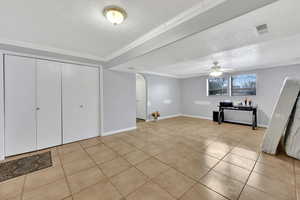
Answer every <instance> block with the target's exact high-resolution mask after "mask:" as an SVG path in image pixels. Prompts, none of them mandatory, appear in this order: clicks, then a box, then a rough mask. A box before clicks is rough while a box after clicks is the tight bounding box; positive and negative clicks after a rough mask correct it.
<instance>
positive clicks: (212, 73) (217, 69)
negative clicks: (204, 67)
mask: <svg viewBox="0 0 300 200" xmlns="http://www.w3.org/2000/svg"><path fill="white" fill-rule="evenodd" d="M218 64H219V63H218V62H214V66H212V67H211V70H210V72H209V76H212V77H219V76H222V75H223V71H222V70H221V67H220V66H218Z"/></svg>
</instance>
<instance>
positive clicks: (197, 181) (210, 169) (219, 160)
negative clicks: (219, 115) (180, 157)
mask: <svg viewBox="0 0 300 200" xmlns="http://www.w3.org/2000/svg"><path fill="white" fill-rule="evenodd" d="M118 139H119V138H118ZM119 140H122V139H119ZM214 141H215V140H214ZM125 142H126V141H125ZM237 145H238V144H237ZM237 145H236V146H237ZM206 146H208V145H206ZM229 146H230V145H229ZM236 146H233V148H234V147H236ZM233 148H231V149H230V151H228V152H227V153H226V154H225V155H224V156H223V157H222V158H221V159H217V160H218V162H217V163H216V164H215V165H213V166H212V167H210V168H209V170H208V171H207V172H206V173H205V174H204V175H203V176H202V177H201V178H200V179H202V178H203V177H204V176H206V175H207V174H208V173H209V172H210V171H212V169H213V168H214V167H215V166H216V165H218V164H219V163H220V162H221V161H222V160H223V159H224V158H225V157H226V156H227V155H228V154H229V153H230V152H231V151H232V150H233ZM170 149H171V148H169V149H166V150H170ZM192 149H193V148H192ZM140 150H141V151H143V150H142V149H140ZM193 150H194V151H195V152H197V153H198V151H196V150H195V149H193ZM143 152H144V151H143ZM144 153H147V152H144ZM160 153H163V152H160ZM160 153H158V154H160ZM199 153H200V152H199ZM201 153H204V152H201ZM158 154H155V155H154V156H152V155H150V156H152V157H154V158H155V159H157V158H156V157H155V156H156V155H158ZM204 154H205V153H204ZM205 155H207V156H210V155H208V154H205ZM210 157H213V156H210ZM213 158H215V157H213ZM159 161H160V162H162V163H164V164H165V165H167V166H168V167H170V168H172V169H174V170H176V171H177V172H179V173H180V174H182V175H184V176H186V177H188V178H191V179H192V180H194V181H196V183H195V184H197V183H199V184H201V185H203V186H205V187H206V188H208V189H209V190H212V191H214V192H216V193H217V194H219V195H221V196H222V197H224V198H226V199H228V200H230V199H229V198H228V197H226V196H224V195H223V194H220V193H219V192H217V191H215V190H213V189H212V188H209V187H208V186H206V185H204V184H203V183H201V182H200V181H199V180H197V179H195V178H192V177H190V176H187V175H186V174H184V173H183V172H181V171H179V170H178V169H176V168H175V167H173V166H171V165H169V164H168V163H165V162H163V161H161V160H159ZM162 173H163V172H162ZM162 173H160V174H162ZM195 184H194V185H195ZM194 185H193V186H194ZM193 186H191V187H190V188H189V189H188V190H190V189H191V188H192V187H193ZM160 188H161V187H160ZM163 190H164V189H163ZM188 190H187V191H188ZM164 191H165V190H164ZM187 191H186V192H187ZM166 192H168V191H166ZM168 193H169V192H168ZM171 196H172V197H173V195H171ZM181 197H182V196H180V198H181Z"/></svg>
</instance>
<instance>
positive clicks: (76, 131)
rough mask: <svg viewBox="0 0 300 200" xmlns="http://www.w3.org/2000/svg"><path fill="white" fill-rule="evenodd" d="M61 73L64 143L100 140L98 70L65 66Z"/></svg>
mask: <svg viewBox="0 0 300 200" xmlns="http://www.w3.org/2000/svg"><path fill="white" fill-rule="evenodd" d="M62 72H63V73H62V83H63V85H62V88H63V89H62V90H63V92H62V94H63V95H62V99H63V143H69V142H74V141H78V140H83V139H87V138H91V137H96V136H98V135H99V71H98V69H96V68H90V67H85V66H79V65H71V64H65V65H64V66H63V69H62Z"/></svg>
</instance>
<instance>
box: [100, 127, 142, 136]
mask: <svg viewBox="0 0 300 200" xmlns="http://www.w3.org/2000/svg"><path fill="white" fill-rule="evenodd" d="M135 129H136V126H134V127H130V128H124V129H119V130H114V131H108V132H105V133H103V134H102V135H101V136H109V135H114V134H117V133H121V132H125V131H132V130H135Z"/></svg>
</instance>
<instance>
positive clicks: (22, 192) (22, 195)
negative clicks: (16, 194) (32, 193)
mask: <svg viewBox="0 0 300 200" xmlns="http://www.w3.org/2000/svg"><path fill="white" fill-rule="evenodd" d="M26 178H27V174H26V175H25V176H24V181H23V186H22V191H21V194H20V195H21V199H24V192H25V183H26Z"/></svg>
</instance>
